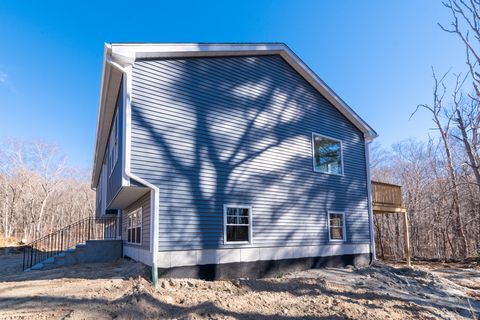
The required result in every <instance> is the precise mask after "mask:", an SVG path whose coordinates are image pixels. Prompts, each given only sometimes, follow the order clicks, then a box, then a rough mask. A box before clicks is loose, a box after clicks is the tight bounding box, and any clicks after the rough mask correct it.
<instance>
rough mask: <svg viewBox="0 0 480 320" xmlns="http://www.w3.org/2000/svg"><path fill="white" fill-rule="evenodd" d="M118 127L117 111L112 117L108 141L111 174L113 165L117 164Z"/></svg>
mask: <svg viewBox="0 0 480 320" xmlns="http://www.w3.org/2000/svg"><path fill="white" fill-rule="evenodd" d="M118 131H119V127H118V112H116V113H115V117H114V119H113V125H112V132H111V133H110V141H109V143H108V150H109V151H108V152H109V159H110V171H109V174H110V175H111V174H112V172H113V169H114V168H115V165H116V164H117V160H118V134H119V132H118Z"/></svg>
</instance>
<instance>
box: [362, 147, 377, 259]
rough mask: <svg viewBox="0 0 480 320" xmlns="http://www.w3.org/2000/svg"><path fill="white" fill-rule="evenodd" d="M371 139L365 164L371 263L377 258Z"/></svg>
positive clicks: (366, 149) (366, 148)
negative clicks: (371, 170) (371, 171)
mask: <svg viewBox="0 0 480 320" xmlns="http://www.w3.org/2000/svg"><path fill="white" fill-rule="evenodd" d="M370 143H371V140H367V139H365V164H366V169H367V194H368V224H369V226H370V255H371V257H370V259H371V261H370V263H373V261H374V260H376V259H377V257H376V253H375V235H374V233H373V231H374V228H373V207H372V177H371V174H370V151H369V145H370Z"/></svg>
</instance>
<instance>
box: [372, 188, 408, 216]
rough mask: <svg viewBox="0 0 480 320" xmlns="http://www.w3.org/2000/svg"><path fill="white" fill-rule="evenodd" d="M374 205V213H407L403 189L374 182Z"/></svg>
mask: <svg viewBox="0 0 480 320" xmlns="http://www.w3.org/2000/svg"><path fill="white" fill-rule="evenodd" d="M372 205H373V212H374V213H395V212H399V213H401V212H406V209H405V208H404V207H403V202H402V187H401V186H399V185H396V184H391V183H385V182H378V181H372Z"/></svg>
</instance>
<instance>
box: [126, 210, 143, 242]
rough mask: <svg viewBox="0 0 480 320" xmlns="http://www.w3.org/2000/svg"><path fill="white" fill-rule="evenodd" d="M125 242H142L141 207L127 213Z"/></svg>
mask: <svg viewBox="0 0 480 320" xmlns="http://www.w3.org/2000/svg"><path fill="white" fill-rule="evenodd" d="M127 242H128V243H133V244H142V207H140V208H138V209H136V210H135V211H132V212H130V213H129V214H128V215H127Z"/></svg>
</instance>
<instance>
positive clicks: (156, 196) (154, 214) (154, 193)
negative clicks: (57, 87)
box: [106, 56, 160, 288]
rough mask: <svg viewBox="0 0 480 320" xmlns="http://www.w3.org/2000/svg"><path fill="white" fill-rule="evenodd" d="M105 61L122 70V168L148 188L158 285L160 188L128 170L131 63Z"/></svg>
mask: <svg viewBox="0 0 480 320" xmlns="http://www.w3.org/2000/svg"><path fill="white" fill-rule="evenodd" d="M106 61H107V62H108V63H110V64H111V65H112V66H114V67H115V68H118V69H119V70H121V71H122V72H123V75H124V77H123V88H124V89H123V103H124V104H123V106H124V113H123V116H124V121H123V125H124V127H123V129H124V130H123V132H124V140H123V141H124V142H125V143H124V155H123V160H124V161H123V164H124V167H123V170H124V173H125V175H126V176H127V177H128V178H130V179H134V180H136V181H138V182H140V183H141V184H143V185H145V186H147V187H148V188H150V207H151V209H150V211H151V216H150V225H151V228H150V232H151V234H153V236H152V237H151V241H150V252H151V253H152V283H153V285H154V287H155V288H157V287H158V269H157V256H158V232H159V230H158V229H159V225H158V223H159V222H158V215H159V208H160V190H159V189H158V187H157V186H155V185H154V184H152V183H150V182H148V181H146V180H145V179H142V178H140V177H138V176H136V175H134V174H133V173H131V172H130V150H131V149H130V137H131V116H130V115H131V108H132V105H131V96H132V67H131V65H129V66H126V67H122V66H121V65H120V64H118V63H116V62H114V61H112V58H111V56H107V58H106Z"/></svg>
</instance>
